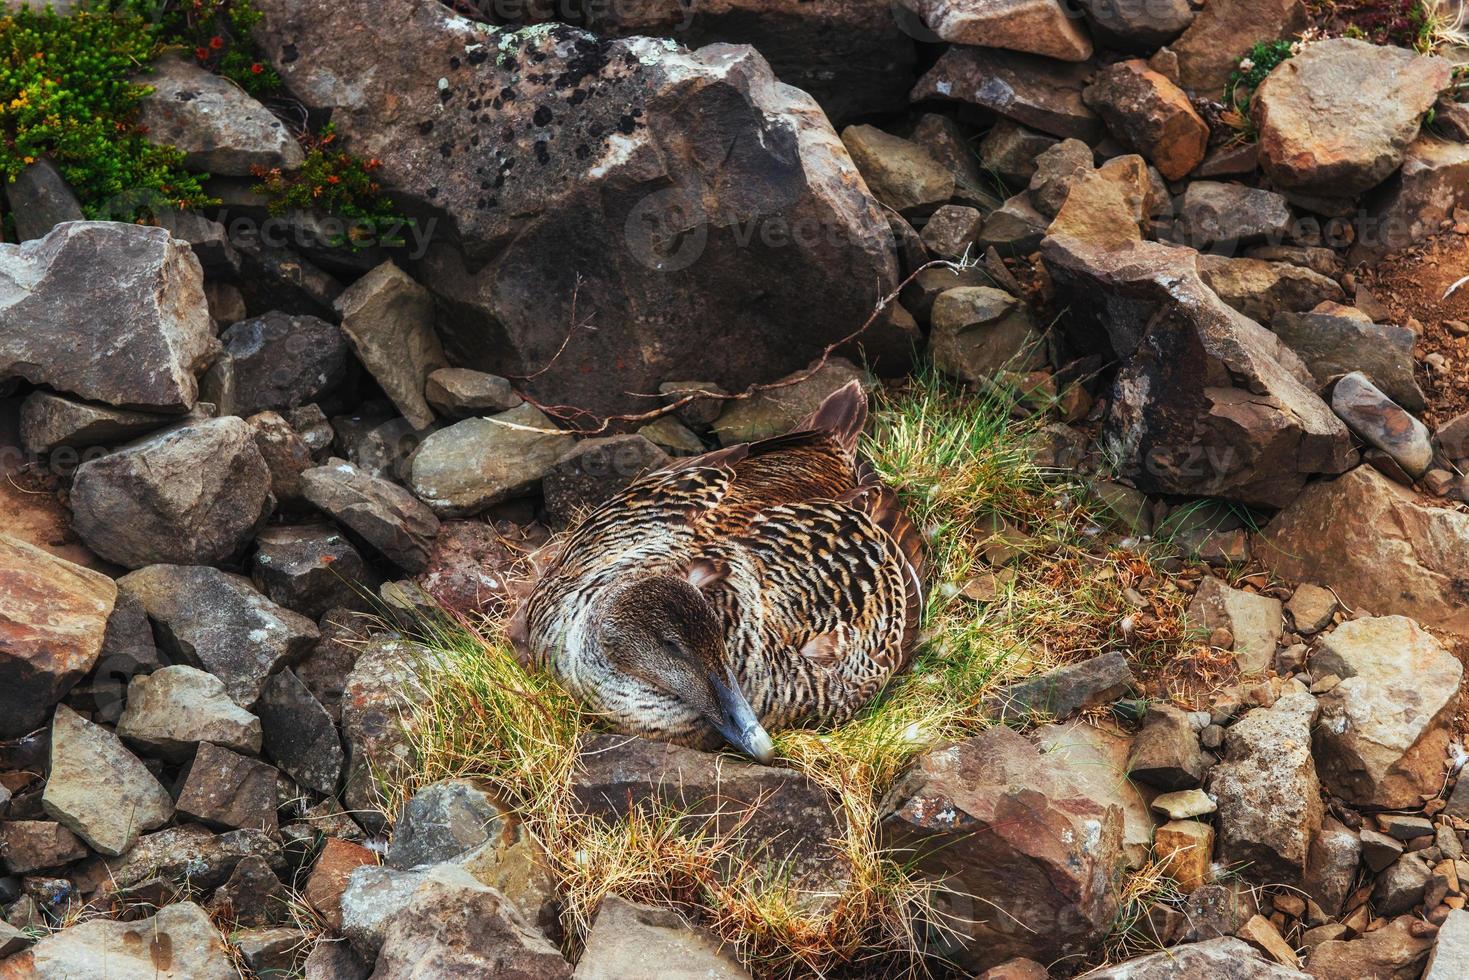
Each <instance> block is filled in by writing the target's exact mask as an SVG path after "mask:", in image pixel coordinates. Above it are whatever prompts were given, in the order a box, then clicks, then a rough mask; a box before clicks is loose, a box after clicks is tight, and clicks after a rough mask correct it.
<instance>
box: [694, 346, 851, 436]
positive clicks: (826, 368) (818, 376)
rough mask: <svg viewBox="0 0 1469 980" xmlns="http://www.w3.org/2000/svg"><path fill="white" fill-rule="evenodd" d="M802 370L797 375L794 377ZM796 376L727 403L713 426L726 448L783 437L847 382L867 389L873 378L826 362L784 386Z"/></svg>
mask: <svg viewBox="0 0 1469 980" xmlns="http://www.w3.org/2000/svg"><path fill="white" fill-rule="evenodd" d="M804 373H805V371H800V372H796V374H797V375H799V374H804ZM795 376H796V375H788V376H787V377H785V378H781V379H780V380H779V381H775V382H772V385H774V386H775V387H771V388H767V389H764V390H761V391H757V392H756V393H755V395H754V396H753V397H751V398H746V399H744V400H742V401H735V402H729V403H728V405H727V406H726V407H725V409H724V411H723V412H722V413H720V416H719V419H718V420H717V421H716V422H715V423H714V432H715V434H716V435H718V436H719V441H720V442H721V443H723V444H724V445H726V446H732V445H735V444H736V443H741V442H756V441H758V440H760V439H769V438H771V437H773V436H779V435H784V434H785V433H787V432H789V431H791V427H792V426H794V425H795V424H796V423H797V422H799V421H801V420H802V419H804V418H805V417H806V416H808V415H810V414H811V413H812V412H814V411H816V409H817V408H819V407H820V405H821V403H822V402H823V401H825V400H826V396H827V395H830V394H832V393H833V392H835V391H837V390H838V389H840V388H841V387H842V386H843V385H845V384H847V383H848V382H850V381H861V382H862V384H863V386H864V387H866V386H868V385H870V384H871V383H872V379H871V378H870V377H869V376H868V375H867V373H866V372H864V371H863V370H861V369H860V368H858V367H857V366H856V365H855V364H853V363H852V362H851V361H847V360H843V359H841V358H838V357H833V358H831V359H829V360H828V361H827V362H826V363H825V364H823V365H822V366H821V367H820V368H818V369H817V370H816V372H815V373H814V374H812V375H811V376H810V377H809V378H806V379H805V380H802V381H797V382H795V383H794V384H787V383H785V382H788V381H790V380H791V378H793V377H795Z"/></svg>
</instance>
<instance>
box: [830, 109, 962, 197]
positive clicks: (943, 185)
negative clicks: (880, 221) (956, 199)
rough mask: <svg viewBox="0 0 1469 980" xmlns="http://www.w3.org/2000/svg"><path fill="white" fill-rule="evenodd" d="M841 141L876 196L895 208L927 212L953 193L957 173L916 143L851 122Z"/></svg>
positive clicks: (873, 127) (872, 127)
mask: <svg viewBox="0 0 1469 980" xmlns="http://www.w3.org/2000/svg"><path fill="white" fill-rule="evenodd" d="M842 143H843V145H845V146H846V148H847V152H848V153H849V154H851V156H852V162H853V163H855V164H856V165H857V170H858V171H859V172H861V174H862V179H863V180H864V181H866V182H867V186H868V188H869V189H871V191H872V194H873V196H874V197H876V198H877V200H878V201H880V202H881V203H882V204H884V205H886V206H887V207H890V208H892V209H893V210H894V211H897V212H899V213H901V214H905V215H923V214H928V213H930V212H932V211H933V210H934V209H935V208H937V207H938V206H939V205H940V204H943V203H945V202H946V201H948V200H949V198H950V197H953V195H954V175H953V174H952V173H951V172H950V171H949V169H948V168H947V167H945V166H944V165H943V164H941V163H939V162H938V160H936V159H935V158H934V156H933V154H931V153H929V152H928V150H926V149H924V148H923V147H921V146H919V145H918V144H917V143H913V142H910V141H909V140H905V139H903V138H902V137H899V136H893V135H891V134H890V133H885V132H883V131H882V130H880V129H878V128H877V127H875V126H848V127H847V128H846V129H845V130H843V131H842Z"/></svg>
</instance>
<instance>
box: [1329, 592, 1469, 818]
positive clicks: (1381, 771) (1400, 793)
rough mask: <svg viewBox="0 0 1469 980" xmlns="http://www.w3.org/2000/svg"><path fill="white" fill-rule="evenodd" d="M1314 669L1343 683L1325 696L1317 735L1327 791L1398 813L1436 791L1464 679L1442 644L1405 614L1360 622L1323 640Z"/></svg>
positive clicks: (1461, 671) (1375, 807)
mask: <svg viewBox="0 0 1469 980" xmlns="http://www.w3.org/2000/svg"><path fill="white" fill-rule="evenodd" d="M1311 670H1312V671H1313V672H1314V673H1315V674H1316V676H1318V677H1320V676H1325V675H1326V674H1335V675H1336V676H1338V677H1340V678H1341V679H1342V680H1341V683H1339V684H1337V685H1336V686H1335V687H1333V688H1332V689H1331V690H1329V691H1327V692H1326V693H1324V694H1323V695H1321V724H1320V725H1319V726H1318V727H1317V729H1316V758H1317V762H1318V767H1319V768H1320V770H1321V781H1322V782H1323V783H1325V784H1326V788H1327V789H1329V790H1331V792H1333V793H1335V794H1336V795H1337V796H1340V797H1341V798H1342V799H1344V800H1346V801H1347V802H1348V803H1352V804H1356V805H1359V806H1366V807H1371V808H1373V809H1390V810H1391V809H1399V808H1408V809H1413V808H1416V807H1417V806H1418V805H1420V804H1421V803H1422V800H1423V798H1424V797H1425V796H1432V795H1434V794H1435V793H1437V792H1438V790H1439V788H1440V787H1442V785H1443V780H1444V764H1445V759H1446V757H1447V755H1448V747H1449V740H1450V739H1451V738H1452V737H1453V732H1452V727H1453V716H1454V711H1455V710H1456V709H1457V707H1458V704H1459V687H1460V685H1461V684H1462V682H1463V677H1464V668H1463V666H1462V665H1461V664H1460V663H1459V661H1458V660H1456V659H1454V656H1453V654H1451V653H1449V652H1448V651H1447V650H1445V649H1444V647H1443V644H1441V643H1439V642H1438V640H1436V639H1434V638H1433V636H1432V635H1430V634H1429V633H1427V632H1426V631H1424V630H1422V629H1420V628H1419V626H1418V624H1417V623H1415V622H1413V621H1412V620H1411V619H1408V618H1407V617H1406V616H1382V617H1367V618H1364V619H1354V620H1351V621H1350V622H1346V623H1342V624H1341V625H1340V626H1338V627H1337V628H1336V629H1334V630H1332V631H1331V632H1330V633H1328V634H1327V635H1326V636H1324V637H1323V638H1322V639H1321V643H1320V645H1319V646H1318V648H1317V649H1316V652H1315V653H1314V654H1312V656H1311Z"/></svg>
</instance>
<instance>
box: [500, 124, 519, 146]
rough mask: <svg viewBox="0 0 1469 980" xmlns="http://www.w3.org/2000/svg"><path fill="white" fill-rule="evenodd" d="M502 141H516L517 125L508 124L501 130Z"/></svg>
mask: <svg viewBox="0 0 1469 980" xmlns="http://www.w3.org/2000/svg"><path fill="white" fill-rule="evenodd" d="M500 142H502V143H514V142H515V127H513V126H506V127H505V128H504V129H502V130H500Z"/></svg>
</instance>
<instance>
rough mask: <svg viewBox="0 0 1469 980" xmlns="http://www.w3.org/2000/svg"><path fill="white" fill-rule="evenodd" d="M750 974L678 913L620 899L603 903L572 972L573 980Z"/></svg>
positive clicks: (720, 978)
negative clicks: (574, 970)
mask: <svg viewBox="0 0 1469 980" xmlns="http://www.w3.org/2000/svg"><path fill="white" fill-rule="evenodd" d="M749 975H750V974H749V973H748V972H747V971H746V970H745V969H744V967H742V966H740V965H739V962H738V961H737V960H736V959H735V958H734V957H733V956H732V955H730V953H729V952H728V951H727V950H725V949H724V948H722V947H721V945H720V943H719V941H718V940H716V939H715V938H714V937H712V936H709V935H707V934H706V933H705V932H703V931H702V930H699V929H694V928H692V927H690V926H689V925H687V924H686V923H685V922H684V920H683V917H682V916H680V915H679V914H678V913H677V912H675V911H673V910H672V909H660V908H653V907H651V906H647V905H636V904H634V903H632V902H629V901H626V900H625V899H623V898H622V897H621V896H618V895H608V896H607V897H606V898H604V899H602V904H601V906H600V907H599V908H598V909H597V917H596V918H595V919H594V920H593V921H592V929H591V932H589V933H588V934H587V942H586V949H585V950H584V951H583V952H582V956H581V959H580V960H578V961H577V965H576V972H575V973H574V974H573V976H574V977H575V978H576V980H622V978H624V977H632V976H659V977H666V978H669V980H706V978H707V980H742V978H748V977H749Z"/></svg>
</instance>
